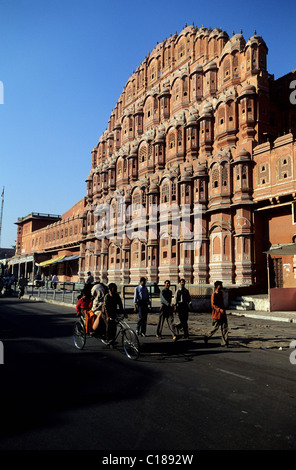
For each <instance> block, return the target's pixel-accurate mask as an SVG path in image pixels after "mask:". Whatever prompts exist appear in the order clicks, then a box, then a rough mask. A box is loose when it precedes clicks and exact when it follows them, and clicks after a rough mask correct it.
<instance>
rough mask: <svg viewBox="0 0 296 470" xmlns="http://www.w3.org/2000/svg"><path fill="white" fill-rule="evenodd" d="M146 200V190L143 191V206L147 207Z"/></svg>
mask: <svg viewBox="0 0 296 470" xmlns="http://www.w3.org/2000/svg"><path fill="white" fill-rule="evenodd" d="M146 201H147V195H146V193H145V191H143V193H142V206H143V207H146Z"/></svg>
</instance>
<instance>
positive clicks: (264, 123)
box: [15, 26, 296, 290]
mask: <svg viewBox="0 0 296 470" xmlns="http://www.w3.org/2000/svg"><path fill="white" fill-rule="evenodd" d="M267 53H268V50H267V46H266V44H265V42H264V40H263V39H262V38H261V37H260V36H258V35H257V34H256V33H255V34H254V36H253V37H251V38H250V39H249V40H248V41H246V40H245V39H244V37H243V35H242V34H233V36H232V37H229V36H228V35H227V33H226V32H224V31H221V30H219V29H214V30H209V29H207V28H204V27H202V28H196V27H195V26H188V27H187V26H186V27H185V28H184V30H183V31H181V33H180V34H179V35H177V34H175V35H174V36H172V37H170V38H169V39H166V40H165V41H163V42H162V43H161V44H157V45H156V47H155V48H154V49H153V51H152V52H151V53H150V54H149V56H148V57H146V58H145V60H144V61H143V62H142V63H141V64H140V65H139V67H138V68H137V70H136V71H135V72H134V73H133V75H132V76H131V77H130V78H129V80H128V82H127V83H126V85H125V87H124V89H123V92H122V94H121V96H120V97H119V99H118V102H117V104H116V106H115V109H114V110H113V111H112V113H111V116H110V118H109V122H108V129H107V130H106V131H105V132H104V133H103V135H102V136H101V137H100V139H99V142H98V144H97V145H96V146H95V148H94V149H93V150H92V165H91V171H90V174H89V176H88V177H87V181H86V183H87V193H86V197H85V198H83V200H81V201H79V202H78V203H77V204H76V205H75V206H74V207H73V208H71V209H69V211H68V212H67V213H66V214H64V216H62V217H61V220H58V221H57V222H54V223H51V224H50V225H48V226H47V227H44V228H42V229H40V230H36V228H34V229H33V228H32V229H30V227H29V229H28V228H26V227H25V225H24V223H25V221H21V222H20V223H18V231H19V232H18V233H19V236H18V248H17V255H18V256H19V257H20V256H23V255H25V254H30V256H31V257H32V259H33V264H32V273H34V272H35V271H36V269H37V268H38V266H39V268H38V269H40V266H42V265H40V261H41V262H42V261H43V260H44V259H48V258H51V259H52V260H53V259H54V258H55V257H57V256H61V255H67V256H70V255H72V256H75V259H76V258H77V256H78V255H79V264H78V266H77V267H76V268H75V270H74V269H73V270H72V271H71V272H72V274H71V275H69V273H68V272H66V271H65V270H64V271H63V269H64V267H63V266H64V264H65V263H64V264H63V263H60V265H59V277H60V278H61V279H65V280H68V281H74V282H76V281H77V280H81V281H82V280H84V279H85V278H86V276H87V272H88V271H91V272H92V274H93V276H94V278H95V280H96V281H104V282H111V281H115V282H116V283H118V284H129V283H138V281H139V277H140V276H145V277H146V278H147V279H148V281H150V282H157V283H162V282H163V281H164V280H165V279H167V278H169V279H170V280H171V281H172V282H177V281H178V279H179V278H180V277H184V278H185V279H186V281H187V283H190V284H195V285H196V286H197V287H196V289H197V290H198V286H199V285H205V284H209V283H210V284H212V283H213V282H214V281H215V280H217V279H221V280H222V281H224V284H225V285H228V286H229V285H236V286H247V285H248V286H249V285H256V286H260V285H262V284H264V285H265V287H266V286H267V268H266V255H265V252H266V250H268V248H269V247H270V245H271V244H272V245H274V244H278V243H280V244H287V243H292V242H295V241H296V229H295V230H294V228H295V225H296V216H295V214H296V206H295V204H296V171H295V169H296V142H295V136H296V103H294V101H296V99H294V98H296V97H295V96H294V95H295V94H296V90H293V88H291V86H292V87H293V86H294V88H296V71H294V72H291V73H290V74H288V75H285V76H284V77H281V78H279V79H277V80H275V79H274V77H273V76H272V75H270V74H269V73H268V72H267V65H266V58H267ZM292 94H293V95H292ZM291 96H293V100H291ZM155 207H156V208H157V210H156V212H153V210H154V209H153V208H155ZM183 216H184V218H185V222H184V220H183ZM180 221H181V223H180ZM176 226H177V227H178V228H179V229H180V232H178V231H177V232H176ZM196 227H197V229H198V230H196ZM283 227H284V230H283ZM25 231H27V233H25ZM188 233H189V242H188V236H187V235H188ZM190 237H191V238H190ZM295 248H296V244H295ZM294 254H295V256H293V255H292V259H290V258H291V257H290V258H289V259H284V260H282V261H281V263H282V266H283V267H285V269H286V271H285V273H284V274H283V273H281V269H280V268H279V269H277V272H278V275H277V277H278V278H280V276H282V281H281V284H283V285H288V286H295V283H296V249H295V253H294ZM49 260H50V259H49ZM15 262H18V263H20V262H23V261H22V260H21V261H20V260H18V259H16V260H15ZM75 262H77V260H76V261H75ZM276 264H277V266H280V263H279V261H276ZM287 266H290V268H289V269H288V268H287ZM48 269H49V273H50V268H48ZM19 271H20V269H19ZM68 271H69V270H68ZM69 272H70V271H69ZM73 273H75V275H74V274H73ZM276 283H277V282H276ZM196 289H195V290H196Z"/></svg>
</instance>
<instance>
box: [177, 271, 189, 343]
mask: <svg viewBox="0 0 296 470" xmlns="http://www.w3.org/2000/svg"><path fill="white" fill-rule="evenodd" d="M174 305H175V311H176V312H178V316H179V320H180V323H179V324H178V325H176V329H177V331H179V330H181V329H183V333H184V336H183V337H184V338H189V332H188V312H189V306H190V305H191V296H190V294H189V290H188V289H186V287H185V279H180V287H179V289H177V290H176V292H175V296H174Z"/></svg>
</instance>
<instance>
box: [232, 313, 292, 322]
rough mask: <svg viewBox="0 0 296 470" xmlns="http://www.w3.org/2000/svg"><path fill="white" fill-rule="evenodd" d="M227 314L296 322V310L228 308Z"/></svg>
mask: <svg viewBox="0 0 296 470" xmlns="http://www.w3.org/2000/svg"><path fill="white" fill-rule="evenodd" d="M226 313H227V314H231V315H237V316H240V317H249V318H258V319H260V320H271V321H283V322H288V323H296V311H295V312H290V311H287V312H263V311H260V310H226Z"/></svg>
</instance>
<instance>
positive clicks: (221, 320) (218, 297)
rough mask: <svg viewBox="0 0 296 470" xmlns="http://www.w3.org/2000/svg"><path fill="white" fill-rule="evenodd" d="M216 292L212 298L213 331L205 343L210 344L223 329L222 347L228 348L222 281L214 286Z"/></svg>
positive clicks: (206, 337)
mask: <svg viewBox="0 0 296 470" xmlns="http://www.w3.org/2000/svg"><path fill="white" fill-rule="evenodd" d="M214 287H215V290H214V292H213V294H212V297H211V306H212V322H213V323H212V329H211V330H210V331H209V332H208V333H206V335H205V337H204V341H205V343H207V342H208V339H209V338H210V337H211V336H213V335H214V334H215V333H216V331H218V330H219V328H220V327H221V332H222V339H221V346H226V347H227V346H228V323H227V317H226V311H225V307H224V298H223V292H222V289H223V283H222V281H216V282H215V284H214Z"/></svg>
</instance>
